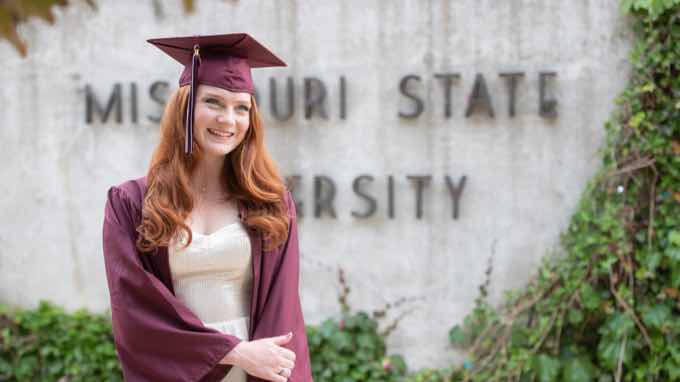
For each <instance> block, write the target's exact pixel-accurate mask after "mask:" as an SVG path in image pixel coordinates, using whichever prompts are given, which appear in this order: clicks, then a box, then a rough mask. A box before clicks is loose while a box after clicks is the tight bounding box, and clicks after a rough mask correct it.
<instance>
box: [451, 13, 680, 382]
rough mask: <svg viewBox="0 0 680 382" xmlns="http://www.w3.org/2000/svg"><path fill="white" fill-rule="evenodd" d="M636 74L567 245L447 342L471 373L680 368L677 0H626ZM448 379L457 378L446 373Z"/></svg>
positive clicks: (478, 377)
mask: <svg viewBox="0 0 680 382" xmlns="http://www.w3.org/2000/svg"><path fill="white" fill-rule="evenodd" d="M622 9H623V10H624V11H625V12H628V13H629V14H631V15H632V16H633V22H634V30H635V32H636V36H637V41H636V44H635V47H634V49H633V51H632V54H631V64H632V76H631V81H630V85H629V86H628V88H627V89H626V90H625V91H624V92H623V94H622V95H620V96H619V97H618V98H617V104H618V106H619V108H618V110H617V111H616V112H615V113H614V114H613V116H612V118H611V119H610V121H609V122H608V123H606V125H605V128H606V131H607V141H606V143H605V145H604V147H603V149H602V155H603V169H602V170H601V171H600V172H599V173H598V175H597V176H596V177H595V178H594V179H593V180H591V182H590V183H589V185H588V187H587V188H586V190H585V192H584V194H583V196H582V199H581V201H580V204H579V206H578V208H577V211H576V213H575V214H574V216H573V217H572V220H571V223H570V225H569V228H568V230H567V231H566V232H565V233H564V234H563V235H562V243H563V247H564V250H565V252H566V253H565V255H564V256H561V257H559V258H553V259H547V260H545V261H544V263H543V265H542V266H541V268H540V270H539V272H538V274H537V275H536V277H535V278H534V279H533V280H532V281H531V282H530V283H529V285H528V286H527V287H526V288H525V289H523V290H521V291H518V292H515V293H513V294H512V295H509V296H508V298H507V300H506V303H505V304H504V305H503V306H502V307H500V308H498V309H495V308H493V307H491V306H489V305H488V304H487V303H486V301H485V300H484V299H478V301H477V303H476V307H475V309H474V310H473V312H472V313H471V314H470V315H468V317H467V318H466V319H465V321H464V323H463V324H462V325H460V326H455V327H454V328H453V329H452V330H451V332H450V340H451V342H452V343H453V344H454V345H456V346H459V347H462V348H465V349H467V354H468V360H467V361H466V362H465V364H464V366H463V367H462V368H460V367H459V368H458V369H457V370H456V372H457V373H460V374H461V375H462V378H460V379H462V380H469V381H484V382H486V381H495V380H503V381H506V380H508V381H595V380H597V381H672V380H680V292H679V290H680V224H679V223H680V102H678V101H677V100H678V96H680V0H625V1H623V3H622ZM450 380H459V378H458V377H456V376H451V377H450Z"/></svg>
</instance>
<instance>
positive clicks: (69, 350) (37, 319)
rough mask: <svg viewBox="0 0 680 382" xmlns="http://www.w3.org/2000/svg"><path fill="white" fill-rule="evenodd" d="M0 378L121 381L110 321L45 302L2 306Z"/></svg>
mask: <svg viewBox="0 0 680 382" xmlns="http://www.w3.org/2000/svg"><path fill="white" fill-rule="evenodd" d="M62 378H63V379H62ZM0 380H2V381H8V382H9V381H57V380H63V381H73V382H76V381H122V380H123V378H122V374H121V370H120V366H119V365H118V358H117V357H116V351H115V348H114V346H113V335H112V333H111V322H110V320H109V319H108V318H107V317H106V316H103V315H94V314H90V313H88V312H86V311H84V310H79V311H77V312H74V313H72V314H67V313H65V312H64V310H63V309H61V308H59V307H56V306H54V305H52V304H50V303H48V302H45V301H41V302H40V305H39V306H38V307H37V308H36V309H26V310H17V311H12V312H10V310H9V309H8V308H6V307H3V308H2V310H1V311H0Z"/></svg>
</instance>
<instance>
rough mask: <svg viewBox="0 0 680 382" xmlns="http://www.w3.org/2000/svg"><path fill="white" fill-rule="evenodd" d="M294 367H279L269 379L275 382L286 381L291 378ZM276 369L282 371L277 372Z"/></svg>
mask: <svg viewBox="0 0 680 382" xmlns="http://www.w3.org/2000/svg"><path fill="white" fill-rule="evenodd" d="M291 370H292V367H290V368H289V367H287V366H283V367H279V368H278V370H274V371H272V372H271V374H270V375H269V377H268V378H267V379H269V380H271V381H275V382H286V381H287V380H288V378H290V375H291V374H292V371H291ZM276 371H280V373H278V374H277V373H276Z"/></svg>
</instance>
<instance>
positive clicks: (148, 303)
mask: <svg viewBox="0 0 680 382" xmlns="http://www.w3.org/2000/svg"><path fill="white" fill-rule="evenodd" d="M135 204H136V203H134V202H133V201H132V199H131V198H130V197H129V196H128V194H127V192H126V191H125V190H124V189H122V188H120V186H118V187H116V186H114V187H111V188H110V189H109V192H108V200H107V203H106V209H105V213H104V228H103V241H104V243H103V244H104V246H103V248H104V263H105V269H106V278H107V283H108V287H109V294H110V298H111V316H112V326H113V336H114V342H115V347H116V351H117V353H118V359H119V361H120V365H121V368H122V370H123V375H124V378H125V380H126V381H127V382H138V381H164V382H171V381H183V382H186V381H219V380H221V379H222V378H223V377H224V376H225V375H226V374H227V373H228V372H229V370H230V369H231V365H223V364H219V361H220V360H221V359H222V358H223V357H224V356H225V355H226V354H227V353H228V352H230V351H231V350H232V349H233V348H234V347H235V346H236V345H237V344H238V343H239V342H241V339H239V338H238V337H236V336H231V335H228V334H223V333H220V332H218V331H216V330H214V329H211V328H208V327H205V326H204V325H203V323H202V322H201V321H200V319H199V318H198V317H196V315H195V314H193V313H192V312H191V311H190V310H189V309H188V308H187V307H186V306H185V305H184V304H183V303H182V302H181V301H180V300H178V299H177V298H176V297H175V296H174V295H173V294H172V293H171V291H170V290H169V289H168V288H167V287H166V286H165V284H163V283H162V282H161V281H160V280H159V279H158V278H157V277H156V276H155V275H154V274H153V273H151V272H150V271H149V270H147V269H145V267H144V266H143V264H142V262H141V260H140V258H139V256H140V255H139V253H138V251H137V249H136V247H135V241H136V230H135V227H136V226H137V224H136V223H138V222H139V221H140V220H141V209H140V208H139V207H138V206H136V205H135ZM138 216H139V217H138ZM144 256H153V254H145V255H144Z"/></svg>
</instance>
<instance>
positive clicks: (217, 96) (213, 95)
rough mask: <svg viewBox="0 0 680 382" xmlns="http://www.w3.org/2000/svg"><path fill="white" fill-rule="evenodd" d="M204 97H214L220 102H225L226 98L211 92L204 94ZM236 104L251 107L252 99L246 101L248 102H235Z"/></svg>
mask: <svg viewBox="0 0 680 382" xmlns="http://www.w3.org/2000/svg"><path fill="white" fill-rule="evenodd" d="M203 97H214V98H217V99H219V100H220V101H224V98H223V97H222V96H221V95H219V94H215V93H211V92H206V93H204V94H203ZM235 102H236V103H240V104H244V105H250V99H249V100H247V101H246V100H237V101H235Z"/></svg>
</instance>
